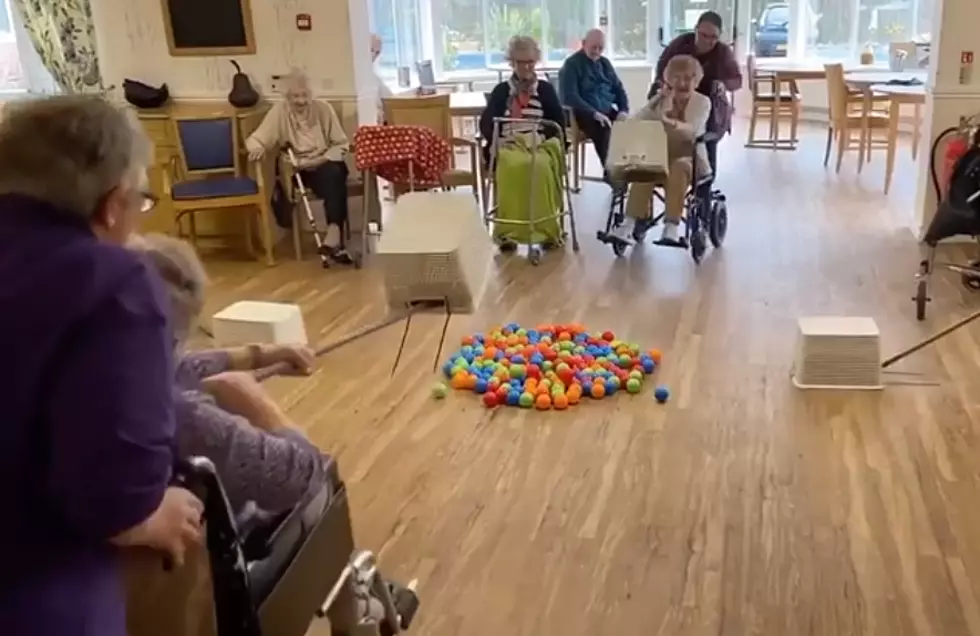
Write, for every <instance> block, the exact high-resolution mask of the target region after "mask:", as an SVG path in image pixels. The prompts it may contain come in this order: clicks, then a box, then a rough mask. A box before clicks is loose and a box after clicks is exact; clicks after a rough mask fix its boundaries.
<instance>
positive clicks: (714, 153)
mask: <svg viewBox="0 0 980 636" xmlns="http://www.w3.org/2000/svg"><path fill="white" fill-rule="evenodd" d="M704 149H705V150H706V151H707V153H708V165H709V166H711V174H712V175H714V178H717V177H718V140H717V139H716V140H715V141H709V142H707V143H705V144H704Z"/></svg>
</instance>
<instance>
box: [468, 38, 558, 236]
mask: <svg viewBox="0 0 980 636" xmlns="http://www.w3.org/2000/svg"><path fill="white" fill-rule="evenodd" d="M540 59H541V49H540V48H539V47H538V43H537V42H535V41H534V39H533V38H529V37H524V36H517V37H514V38H511V40H510V44H509V45H508V47H507V60H508V62H510V66H511V68H513V69H514V73H513V74H512V75H511V77H510V79H508V80H507V81H506V82H501V83H500V84H498V85H497V86H496V88H494V89H493V91H492V92H491V93H490V96H489V97H488V99H487V106H486V109H485V110H484V111H483V115H482V116H481V117H480V133H481V134H482V136H483V139H484V141H485V145H484V148H483V153H484V161H486V162H487V164H490V162H491V157H490V153H491V150H492V148H491V146H492V144H493V143H494V133H495V130H494V129H495V124H494V119H495V118H497V117H506V118H511V119H524V120H527V123H526V124H525V123H509V124H504V125H502V126H500V130H499V131H496V132H499V135H500V138H499V139H498V140H497V141H496V143H497V146H496V155H495V158H494V162H493V163H494V176H493V178H494V179H496V194H497V220H498V221H501V222H500V223H496V224H495V225H494V238H495V240H496V241H497V244H498V245H499V246H500V248H501V250H504V251H509V250H513V249H514V248H515V247H516V246H517V244H519V243H520V244H524V245H530V244H537V243H540V244H541V245H542V247H552V246H554V245H557V244H558V243H559V242H560V241H561V224H560V223H559V222H558V220H557V218H555V216H554V215H555V214H556V213H557V212H559V211H560V210H561V206H562V171H564V169H565V168H564V161H565V149H564V147H563V146H562V140H561V139H559V138H557V135H558V133H559V131H562V130H564V128H565V114H564V111H563V110H562V107H561V102H560V101H559V100H558V93H557V92H555V89H554V87H553V86H552V85H551V84H549V83H548V82H542V81H539V80H538V76H537V73H536V72H535V66H537V64H538V62H539V61H540ZM541 119H545V120H548V121H551V122H554V123H555V124H557V126H558V127H557V128H555V127H552V126H547V127H545V126H541V125H539V124H537V123H536V121H537V120H541ZM535 136H536V137H537V139H534V137H535ZM535 142H539V143H537V144H535ZM531 166H534V174H533V175H532V174H531ZM532 184H533V185H534V186H535V187H536V191H535V192H534V203H535V206H534V209H531V205H530V202H531V187H532ZM548 217H551V218H548ZM532 218H534V219H535V220H536V223H535V227H534V232H533V233H532V232H531V228H530V226H528V225H523V224H519V223H518V224H512V223H507V221H519V222H520V221H524V222H527V221H529V220H531V219H532ZM539 219H540V220H539Z"/></svg>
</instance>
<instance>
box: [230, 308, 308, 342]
mask: <svg viewBox="0 0 980 636" xmlns="http://www.w3.org/2000/svg"><path fill="white" fill-rule="evenodd" d="M211 320H212V322H211V330H212V332H213V333H214V339H215V341H216V343H217V344H218V345H219V346H222V347H233V346H240V345H246V344H252V343H256V344H303V345H305V344H307V339H306V327H305V326H304V324H303V312H302V311H300V308H299V306H298V305H290V304H285V303H267V302H258V301H253V300H243V301H239V302H237V303H235V304H233V305H229V306H228V307H225V308H224V309H222V310H221V311H219V312H218V313H216V314H215V315H214V317H213V318H212V319H211Z"/></svg>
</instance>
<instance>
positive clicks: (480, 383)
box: [473, 378, 487, 393]
mask: <svg viewBox="0 0 980 636" xmlns="http://www.w3.org/2000/svg"><path fill="white" fill-rule="evenodd" d="M473 392H474V393H486V392H487V381H486V380H484V379H483V378H479V379H478V380H477V381H476V385H474V387H473Z"/></svg>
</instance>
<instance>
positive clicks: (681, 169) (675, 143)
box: [613, 55, 711, 247]
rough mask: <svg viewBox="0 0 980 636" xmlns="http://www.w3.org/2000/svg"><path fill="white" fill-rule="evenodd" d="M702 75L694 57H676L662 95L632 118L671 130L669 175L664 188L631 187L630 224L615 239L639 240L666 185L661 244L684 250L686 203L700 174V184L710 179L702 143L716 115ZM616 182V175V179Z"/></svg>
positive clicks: (668, 67) (628, 200)
mask: <svg viewBox="0 0 980 636" xmlns="http://www.w3.org/2000/svg"><path fill="white" fill-rule="evenodd" d="M702 75H703V72H702V70H701V64H700V63H699V62H698V61H697V59H696V58H695V57H694V56H692V55H677V56H675V57H672V58H671V59H670V61H669V62H667V65H666V67H665V69H664V75H663V82H662V84H661V87H660V90H659V92H657V93H656V94H655V95H654V96H653V98H652V99H651V100H650V101H649V102H648V103H647V104H646V106H644V107H643V108H642V109H640V111H639V112H637V113H636V114H635V115H634V116H633V117H634V118H636V119H643V120H648V121H661V122H663V124H664V128H665V129H666V132H667V155H668V162H669V163H668V171H667V174H668V176H667V179H666V181H665V182H664V183H662V184H655V183H649V182H637V183H632V184H630V190H629V194H628V195H627V198H626V221H625V222H624V223H623V224H622V225H621V226H619V227H618V228H616V230H615V232H614V238H615V239H616V240H618V241H622V242H623V243H626V244H631V243H632V242H633V241H640V240H642V239H643V237H644V236H645V235H646V231H647V230H648V229H649V227H650V225H651V224H652V221H653V209H652V207H651V204H652V201H653V190H654V188H655V187H656V186H658V185H662V186H663V187H664V190H665V192H664V200H665V210H664V227H663V235H662V236H661V238H660V240H659V241H657V242H658V243H659V244H661V245H669V246H675V247H685V244H684V242H683V240H682V239H681V236H680V230H679V225H680V222H681V218H682V217H683V215H684V199H685V198H686V196H687V190H688V188H690V187H691V182H692V180H693V177H694V174H695V172H696V174H697V176H698V180H699V181H703V180H705V179H707V178H708V177H710V176H711V164H710V162H709V161H708V156H707V151H706V149H705V146H704V144H703V143H698V141H697V139H698V138H699V137H700V136H702V135H704V134H705V131H706V129H707V125H708V119H709V118H710V117H711V99H710V98H708V97H707V96H705V95H702V94H701V93H699V92H697V87H698V84H699V83H700V82H701V77H702ZM613 178H614V179H615V178H616V175H613Z"/></svg>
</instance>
